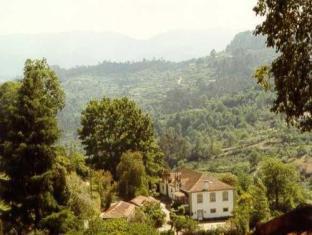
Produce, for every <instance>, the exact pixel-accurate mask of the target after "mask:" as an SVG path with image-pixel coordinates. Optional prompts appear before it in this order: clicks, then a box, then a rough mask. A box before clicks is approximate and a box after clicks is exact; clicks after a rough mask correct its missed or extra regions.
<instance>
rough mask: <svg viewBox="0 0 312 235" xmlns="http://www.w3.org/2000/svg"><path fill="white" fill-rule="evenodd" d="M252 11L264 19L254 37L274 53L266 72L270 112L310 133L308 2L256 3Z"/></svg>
mask: <svg viewBox="0 0 312 235" xmlns="http://www.w3.org/2000/svg"><path fill="white" fill-rule="evenodd" d="M254 11H255V12H256V14H257V15H259V16H261V17H264V18H265V20H264V21H263V22H262V23H261V24H260V25H258V26H257V28H256V31H255V32H256V34H262V35H264V36H266V37H267V40H266V44H267V46H268V47H273V48H274V49H275V50H276V51H277V52H278V57H277V58H276V59H275V60H274V61H273V62H272V65H271V67H270V69H269V71H268V73H269V75H271V76H273V77H274V84H275V86H274V91H275V92H276V94H277V97H276V99H275V101H274V105H273V108H272V109H273V111H275V112H281V113H285V114H286V120H287V121H288V122H289V123H291V124H295V125H297V126H298V127H299V128H301V129H302V130H305V131H309V130H312V116H311V110H312V87H311V83H312V72H311V71H312V60H311V54H312V37H311V35H310V32H311V27H312V17H311V11H312V5H311V1H310V0H300V1H297V0H288V1H284V0H273V1H272V0H258V3H257V5H256V6H255V8H254ZM262 70H263V69H262ZM260 78H261V79H263V76H260ZM264 81H266V80H264Z"/></svg>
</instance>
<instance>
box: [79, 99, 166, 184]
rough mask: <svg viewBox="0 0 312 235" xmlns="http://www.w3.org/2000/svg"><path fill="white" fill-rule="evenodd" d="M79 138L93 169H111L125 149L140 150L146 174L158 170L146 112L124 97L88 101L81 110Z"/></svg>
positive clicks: (151, 132) (158, 165)
mask: <svg viewBox="0 0 312 235" xmlns="http://www.w3.org/2000/svg"><path fill="white" fill-rule="evenodd" d="M81 125H82V128H81V129H80V130H79V138H80V139H81V141H82V144H83V145H84V147H85V151H86V153H87V155H88V162H89V163H90V164H91V165H92V166H93V167H94V168H95V169H104V170H109V171H111V173H112V175H113V177H114V179H116V178H117V175H116V167H117V165H118V164H119V162H120V158H121V155H122V154H123V153H125V152H127V151H129V150H131V151H140V152H141V153H142V155H143V162H144V166H145V168H146V173H147V175H148V176H150V177H153V176H156V175H157V174H158V173H159V170H160V165H161V161H162V156H161V154H160V152H159V150H158V147H157V146H156V145H155V139H154V130H153V125H152V123H151V120H150V118H149V116H148V115H147V114H145V113H143V112H142V110H141V109H139V108H138V106H137V105H136V104H135V103H134V102H133V101H130V100H129V99H128V98H122V99H109V98H104V99H102V100H100V101H90V102H89V104H88V105H87V107H86V109H85V110H84V111H83V112H82V117H81Z"/></svg>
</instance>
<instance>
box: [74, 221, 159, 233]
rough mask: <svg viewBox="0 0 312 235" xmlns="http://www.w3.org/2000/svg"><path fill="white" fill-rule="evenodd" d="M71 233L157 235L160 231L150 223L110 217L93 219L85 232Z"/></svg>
mask: <svg viewBox="0 0 312 235" xmlns="http://www.w3.org/2000/svg"><path fill="white" fill-rule="evenodd" d="M70 234H83V235H100V234H111V235H138V234H140V235H141V234H142V235H156V234H158V232H157V231H156V230H155V229H154V228H153V227H151V226H150V225H148V224H143V223H130V222H127V221H126V220H124V219H110V220H100V219H96V220H92V221H90V224H89V229H87V230H86V231H84V232H80V233H79V232H78V231H77V232H76V231H74V232H72V233H70Z"/></svg>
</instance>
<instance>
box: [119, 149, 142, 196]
mask: <svg viewBox="0 0 312 235" xmlns="http://www.w3.org/2000/svg"><path fill="white" fill-rule="evenodd" d="M117 177H118V192H119V195H120V196H121V197H123V198H125V199H128V200H129V199H131V198H133V197H135V196H136V195H142V194H143V195H146V194H147V193H148V192H147V181H146V173H145V167H144V164H143V158H142V155H141V154H140V153H139V152H126V153H124V154H123V155H122V156H121V160H120V163H119V164H118V165H117Z"/></svg>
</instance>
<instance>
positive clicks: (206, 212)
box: [190, 190, 234, 219]
mask: <svg viewBox="0 0 312 235" xmlns="http://www.w3.org/2000/svg"><path fill="white" fill-rule="evenodd" d="M225 191H228V193H229V194H228V195H229V197H228V199H229V200H228V201H223V198H222V192H224V191H215V193H216V201H215V202H210V195H209V194H210V193H211V192H199V193H202V194H203V202H202V203H197V193H191V198H192V199H191V202H192V205H191V207H190V208H191V212H192V218H193V219H197V210H203V216H204V218H219V217H228V216H231V215H232V211H233V206H234V192H233V190H225ZM223 208H228V212H223ZM210 209H216V213H210Z"/></svg>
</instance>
